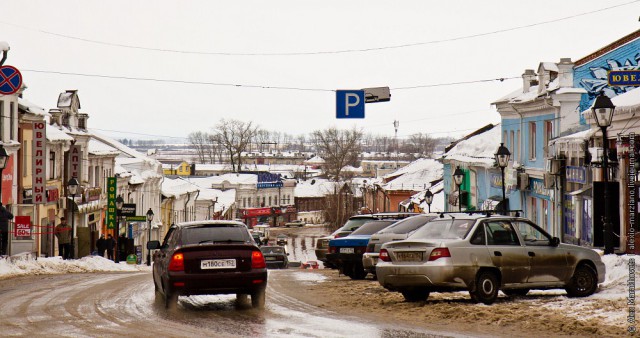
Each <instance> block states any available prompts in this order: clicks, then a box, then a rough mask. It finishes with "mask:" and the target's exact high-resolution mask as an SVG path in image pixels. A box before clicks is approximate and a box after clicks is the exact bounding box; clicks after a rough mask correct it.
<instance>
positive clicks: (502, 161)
mask: <svg viewBox="0 0 640 338" xmlns="http://www.w3.org/2000/svg"><path fill="white" fill-rule="evenodd" d="M494 156H495V157H496V162H497V163H498V167H500V172H501V174H502V207H503V209H504V210H503V214H504V215H506V214H507V211H508V210H509V208H508V206H507V202H506V200H507V196H506V192H505V185H504V168H506V167H507V166H508V165H509V157H511V152H510V151H509V149H508V148H507V147H505V146H504V143H500V146H499V147H498V150H497V151H496V153H495V154H494Z"/></svg>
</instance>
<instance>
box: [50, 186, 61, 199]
mask: <svg viewBox="0 0 640 338" xmlns="http://www.w3.org/2000/svg"><path fill="white" fill-rule="evenodd" d="M58 198H60V190H58V188H49V189H47V202H55V201H57V200H58Z"/></svg>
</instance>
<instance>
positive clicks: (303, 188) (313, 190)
mask: <svg viewBox="0 0 640 338" xmlns="http://www.w3.org/2000/svg"><path fill="white" fill-rule="evenodd" d="M338 186H339V183H336V182H332V181H329V180H327V179H321V178H316V179H312V180H307V181H300V182H298V184H297V185H296V187H295V188H294V190H293V196H295V197H324V196H326V195H328V194H332V193H333V192H334V188H336V187H338Z"/></svg>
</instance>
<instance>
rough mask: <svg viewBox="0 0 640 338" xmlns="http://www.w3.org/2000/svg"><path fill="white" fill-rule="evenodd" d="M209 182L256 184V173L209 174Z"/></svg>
mask: <svg viewBox="0 0 640 338" xmlns="http://www.w3.org/2000/svg"><path fill="white" fill-rule="evenodd" d="M208 178H209V179H211V184H221V183H222V182H225V181H226V182H229V183H230V184H258V175H254V174H239V173H228V174H224V175H220V176H210V177H208Z"/></svg>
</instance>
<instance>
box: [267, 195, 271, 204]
mask: <svg viewBox="0 0 640 338" xmlns="http://www.w3.org/2000/svg"><path fill="white" fill-rule="evenodd" d="M267 205H271V196H269V204H267Z"/></svg>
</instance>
